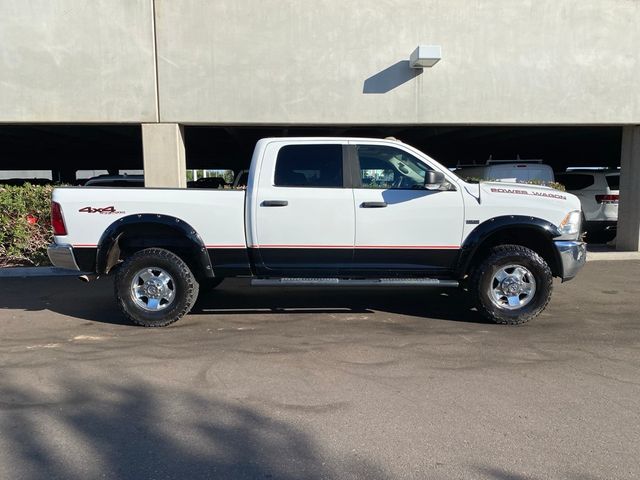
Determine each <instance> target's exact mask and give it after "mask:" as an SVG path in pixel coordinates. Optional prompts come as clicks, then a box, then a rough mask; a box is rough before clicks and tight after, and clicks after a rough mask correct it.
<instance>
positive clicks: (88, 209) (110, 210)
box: [78, 205, 124, 215]
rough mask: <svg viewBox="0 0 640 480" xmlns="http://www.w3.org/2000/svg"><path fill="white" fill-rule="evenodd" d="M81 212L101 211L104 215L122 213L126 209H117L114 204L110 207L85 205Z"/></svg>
mask: <svg viewBox="0 0 640 480" xmlns="http://www.w3.org/2000/svg"><path fill="white" fill-rule="evenodd" d="M78 211H79V212H81V213H101V214H103V215H114V214H122V213H124V211H118V210H116V207H114V206H113V205H111V206H109V207H98V208H96V207H83V208H81V209H80V210H78Z"/></svg>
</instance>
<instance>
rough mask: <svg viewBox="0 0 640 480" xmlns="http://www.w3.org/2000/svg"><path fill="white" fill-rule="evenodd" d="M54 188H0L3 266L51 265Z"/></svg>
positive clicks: (27, 186) (0, 253)
mask: <svg viewBox="0 0 640 480" xmlns="http://www.w3.org/2000/svg"><path fill="white" fill-rule="evenodd" d="M52 190H53V187H52V186H47V185H31V184H25V185H22V186H19V187H17V186H4V185H0V267H9V266H19V265H33V266H36V265H49V259H48V258H47V246H48V245H49V243H51V241H52V240H53V233H52V231H51V220H50V208H51V191H52Z"/></svg>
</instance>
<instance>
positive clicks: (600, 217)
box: [556, 170, 620, 242]
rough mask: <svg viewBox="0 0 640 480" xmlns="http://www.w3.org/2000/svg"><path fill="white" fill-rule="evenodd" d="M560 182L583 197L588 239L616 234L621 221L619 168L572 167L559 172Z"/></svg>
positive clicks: (592, 239)
mask: <svg viewBox="0 0 640 480" xmlns="http://www.w3.org/2000/svg"><path fill="white" fill-rule="evenodd" d="M556 181H558V182H560V183H561V184H563V185H564V186H565V188H566V189H567V192H569V193H573V194H574V195H576V196H577V197H578V198H579V199H580V203H581V204H582V211H583V212H584V216H585V220H586V222H585V230H586V231H587V241H590V242H594V241H595V242H606V241H609V240H612V239H613V238H614V237H615V236H616V226H617V224H618V195H619V188H620V187H619V185H620V172H619V171H618V170H571V171H568V172H562V173H556Z"/></svg>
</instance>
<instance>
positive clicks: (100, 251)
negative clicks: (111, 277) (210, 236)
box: [96, 213, 214, 277]
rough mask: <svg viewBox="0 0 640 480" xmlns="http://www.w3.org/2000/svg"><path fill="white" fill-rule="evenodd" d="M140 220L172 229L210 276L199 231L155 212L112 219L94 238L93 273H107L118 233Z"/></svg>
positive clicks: (115, 252)
mask: <svg viewBox="0 0 640 480" xmlns="http://www.w3.org/2000/svg"><path fill="white" fill-rule="evenodd" d="M143 224H144V225H161V226H163V227H165V228H169V229H171V230H174V231H175V232H176V233H178V234H179V235H180V236H181V237H183V238H184V239H185V240H186V241H187V244H188V245H189V248H190V250H191V251H192V254H193V258H194V259H195V261H196V262H197V263H198V266H199V267H201V269H202V274H203V275H204V276H205V277H213V276H214V275H213V268H212V265H211V259H210V258H209V254H208V253H207V248H206V247H205V244H204V242H203V241H202V238H200V235H198V232H196V230H195V229H194V228H193V227H192V226H191V225H189V224H188V223H187V222H185V221H184V220H181V219H179V218H176V217H173V216H171V215H159V214H155V213H139V214H134V215H128V216H126V217H122V218H120V219H118V220H116V221H115V222H113V223H112V224H111V225H109V226H108V227H107V229H106V230H105V231H104V232H103V234H102V236H101V237H100V241H99V242H98V247H97V252H96V273H98V274H103V273H109V270H111V268H112V267H113V266H114V265H115V262H116V261H117V260H118V256H119V254H120V249H119V246H118V241H119V239H120V237H121V236H122V234H123V233H124V232H125V231H126V230H127V229H128V228H130V227H131V226H133V225H143ZM160 243H161V242H160Z"/></svg>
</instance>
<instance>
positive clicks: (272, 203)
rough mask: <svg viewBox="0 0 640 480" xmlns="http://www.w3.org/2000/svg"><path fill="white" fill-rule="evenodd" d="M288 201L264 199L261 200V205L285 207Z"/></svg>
mask: <svg viewBox="0 0 640 480" xmlns="http://www.w3.org/2000/svg"><path fill="white" fill-rule="evenodd" d="M287 205H289V202H287V201H286V200H264V201H263V202H262V206H263V207H286V206H287Z"/></svg>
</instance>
